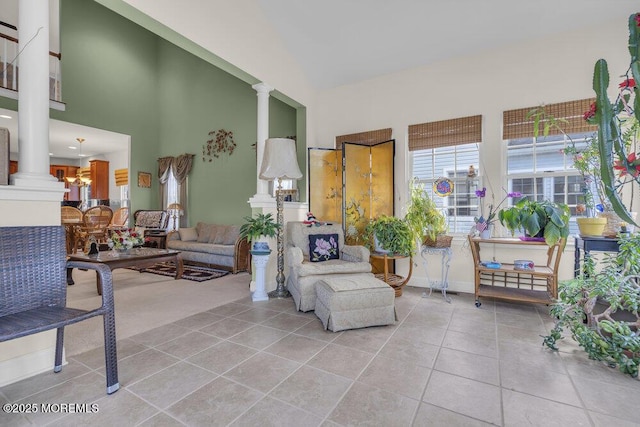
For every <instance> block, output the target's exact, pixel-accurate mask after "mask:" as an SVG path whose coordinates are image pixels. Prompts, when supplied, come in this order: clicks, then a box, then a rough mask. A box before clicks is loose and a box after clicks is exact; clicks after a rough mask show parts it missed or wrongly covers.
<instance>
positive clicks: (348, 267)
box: [286, 221, 373, 311]
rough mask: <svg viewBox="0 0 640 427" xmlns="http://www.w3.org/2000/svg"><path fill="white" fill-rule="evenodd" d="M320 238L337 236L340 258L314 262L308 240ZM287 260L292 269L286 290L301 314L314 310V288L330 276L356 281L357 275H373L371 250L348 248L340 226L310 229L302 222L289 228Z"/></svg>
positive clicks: (360, 247) (338, 256) (322, 226)
mask: <svg viewBox="0 0 640 427" xmlns="http://www.w3.org/2000/svg"><path fill="white" fill-rule="evenodd" d="M318 235H336V236H337V244H338V248H337V249H338V250H337V253H336V254H335V255H337V259H329V260H327V261H320V262H312V261H311V257H310V254H311V252H312V251H310V247H309V238H310V237H311V236H318ZM286 245H287V247H286V260H287V265H288V266H289V275H288V277H287V289H288V290H289V292H290V293H291V296H292V297H293V300H294V301H295V304H296V308H297V309H298V310H300V311H311V310H314V309H315V306H316V290H315V285H316V283H317V282H319V281H320V280H322V279H325V278H328V277H331V278H336V277H348V278H354V276H355V275H366V276H371V277H372V276H373V274H372V273H371V264H370V263H369V249H367V248H366V247H364V246H351V245H345V243H344V234H343V231H342V226H341V224H331V225H328V224H327V225H321V226H316V225H312V226H310V227H309V226H308V225H307V224H304V223H302V222H300V221H291V222H288V223H287V225H286Z"/></svg>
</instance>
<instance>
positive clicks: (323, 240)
mask: <svg viewBox="0 0 640 427" xmlns="http://www.w3.org/2000/svg"><path fill="white" fill-rule="evenodd" d="M339 258H340V256H339V251H338V235H337V234H309V261H311V262H322V261H328V260H330V259H339Z"/></svg>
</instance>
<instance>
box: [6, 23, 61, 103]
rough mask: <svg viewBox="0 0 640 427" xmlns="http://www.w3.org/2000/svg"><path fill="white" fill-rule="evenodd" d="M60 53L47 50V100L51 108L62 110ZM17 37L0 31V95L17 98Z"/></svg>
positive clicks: (18, 58) (18, 56) (18, 57)
mask: <svg viewBox="0 0 640 427" xmlns="http://www.w3.org/2000/svg"><path fill="white" fill-rule="evenodd" d="M61 57H62V55H61V54H60V53H56V52H51V51H50V52H49V100H50V101H51V102H50V106H51V108H54V109H56V110H64V104H63V103H62V80H61V74H60V60H61ZM19 60H20V55H19V49H18V39H17V38H15V37H12V36H10V35H7V34H4V33H0V96H5V97H7V98H12V99H18V89H19V85H18V84H19V82H18V69H19V66H20V65H19Z"/></svg>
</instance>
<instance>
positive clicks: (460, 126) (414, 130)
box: [409, 116, 482, 151]
mask: <svg viewBox="0 0 640 427" xmlns="http://www.w3.org/2000/svg"><path fill="white" fill-rule="evenodd" d="M472 142H482V116H470V117H460V118H458V119H450V120H441V121H438V122H429V123H420V124H417V125H410V126H409V151H414V150H424V149H429V148H438V147H448V146H451V145H460V144H469V143H472Z"/></svg>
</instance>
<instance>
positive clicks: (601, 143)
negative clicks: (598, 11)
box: [593, 13, 640, 225]
mask: <svg viewBox="0 0 640 427" xmlns="http://www.w3.org/2000/svg"><path fill="white" fill-rule="evenodd" d="M639 26H640V13H634V14H632V15H631V16H630V17H629V53H630V54H631V65H630V66H629V70H628V71H627V76H628V74H629V72H631V75H632V76H633V78H634V80H635V86H634V88H633V93H634V102H633V110H634V111H633V114H634V115H635V118H636V119H637V120H640V88H639V86H640V31H639ZM608 87H609V70H608V66H607V61H605V60H604V59H599V60H598V62H596V65H595V68H594V71H593V90H594V91H595V92H596V114H595V117H594V119H595V122H596V124H597V125H598V148H599V150H600V172H601V179H602V182H603V184H604V187H605V191H606V194H607V198H608V199H609V201H610V202H611V206H612V208H613V210H614V211H615V213H617V214H618V216H619V217H620V218H621V219H622V220H624V221H626V222H630V223H635V222H634V221H633V219H632V218H631V215H630V214H629V212H628V210H627V208H626V207H625V206H624V204H623V203H622V200H621V199H620V195H619V193H618V191H617V188H616V187H617V185H616V184H617V183H616V177H615V174H614V170H613V163H614V155H615V156H616V157H617V158H618V159H619V161H620V164H621V165H622V166H624V168H625V169H627V170H629V171H633V170H635V167H636V165H635V164H631V162H629V160H628V157H627V155H626V144H625V141H624V140H623V135H622V131H621V129H620V123H619V121H618V119H617V115H618V113H620V112H621V111H622V110H623V109H627V110H628V109H629V107H630V106H629V104H628V101H629V100H630V94H629V93H625V94H624V95H623V94H621V95H619V96H618V98H617V99H616V102H615V103H613V104H612V103H611V101H610V100H609V97H608V95H607V89H608ZM632 179H633V180H635V181H636V182H637V183H640V177H638V176H633V175H632ZM636 225H637V224H636Z"/></svg>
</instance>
